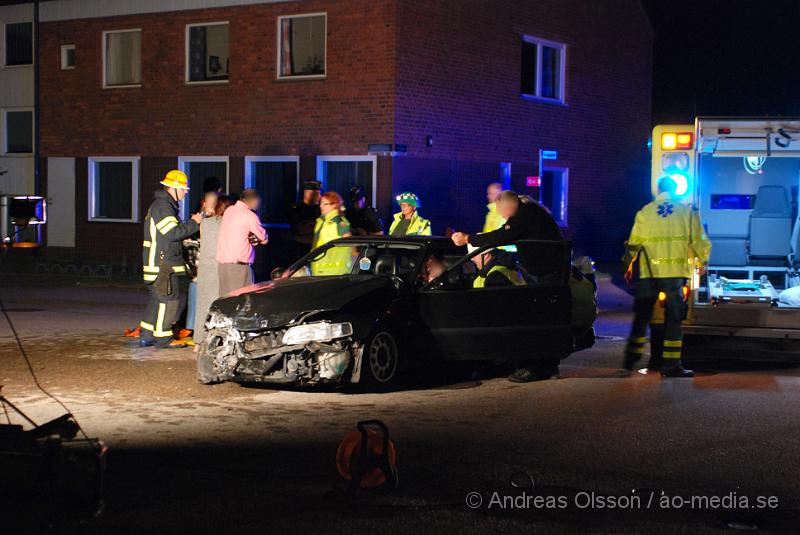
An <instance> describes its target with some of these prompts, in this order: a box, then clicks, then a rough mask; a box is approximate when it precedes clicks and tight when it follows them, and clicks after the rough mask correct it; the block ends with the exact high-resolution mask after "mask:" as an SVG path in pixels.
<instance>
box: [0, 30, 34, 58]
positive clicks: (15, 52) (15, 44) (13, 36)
mask: <svg viewBox="0 0 800 535" xmlns="http://www.w3.org/2000/svg"><path fill="white" fill-rule="evenodd" d="M32 64H33V23H31V22H17V23H14V24H6V65H7V66H13V65H32Z"/></svg>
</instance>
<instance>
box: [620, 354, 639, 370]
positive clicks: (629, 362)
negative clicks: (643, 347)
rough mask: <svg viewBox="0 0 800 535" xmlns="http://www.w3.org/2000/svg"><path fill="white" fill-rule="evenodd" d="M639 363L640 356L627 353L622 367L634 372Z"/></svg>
mask: <svg viewBox="0 0 800 535" xmlns="http://www.w3.org/2000/svg"><path fill="white" fill-rule="evenodd" d="M637 362H639V355H638V354H636V353H625V359H624V360H623V361H622V367H623V368H625V369H626V370H628V371H633V369H634V368H635V367H636V363H637Z"/></svg>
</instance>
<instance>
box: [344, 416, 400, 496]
mask: <svg viewBox="0 0 800 535" xmlns="http://www.w3.org/2000/svg"><path fill="white" fill-rule="evenodd" d="M366 432H367V455H368V456H369V457H371V458H378V457H381V456H382V454H383V436H382V435H381V433H379V432H378V431H375V430H373V429H367V430H366ZM361 441H362V434H361V432H360V431H351V432H349V433H348V434H347V435H345V437H344V440H342V443H341V444H339V449H338V450H337V451H336V468H337V469H338V470H339V474H340V475H341V476H342V477H343V478H345V479H346V480H348V481H350V480H352V479H353V471H354V470H355V469H356V467H357V465H358V463H359V462H361ZM387 449H388V451H387V458H388V460H389V465H390V466H391V467H392V468H393V467H394V466H395V463H396V462H397V449H396V448H395V446H394V442H392V441H391V440H390V441H389V442H388V448H387ZM385 482H386V474H384V472H383V470H381V469H380V468H379V467H377V466H376V467H372V468H371V469H369V470H368V471H366V472H365V473H364V475H363V476H362V478H361V483H360V485H359V486H360V487H361V488H365V489H370V488H375V487H378V486H380V485H383V484H384V483H385Z"/></svg>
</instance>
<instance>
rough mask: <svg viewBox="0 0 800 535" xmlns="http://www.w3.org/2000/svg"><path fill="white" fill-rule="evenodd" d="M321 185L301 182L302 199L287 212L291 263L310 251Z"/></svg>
mask: <svg viewBox="0 0 800 535" xmlns="http://www.w3.org/2000/svg"><path fill="white" fill-rule="evenodd" d="M320 189H322V184H320V183H319V182H318V181H316V180H308V181H306V182H303V198H302V199H301V200H300V201H298V202H296V203H294V204H293V205H292V208H291V210H290V211H289V229H290V232H291V238H292V243H291V244H290V246H289V254H290V256H291V259H290V260H291V262H292V263H294V262H295V261H297V260H299V259H300V258H302V257H303V255H305V254H306V253H308V252H309V251H310V250H311V242H312V241H314V224H315V223H316V221H317V218H318V217H319V216H320V211H319V199H320V195H321V192H320Z"/></svg>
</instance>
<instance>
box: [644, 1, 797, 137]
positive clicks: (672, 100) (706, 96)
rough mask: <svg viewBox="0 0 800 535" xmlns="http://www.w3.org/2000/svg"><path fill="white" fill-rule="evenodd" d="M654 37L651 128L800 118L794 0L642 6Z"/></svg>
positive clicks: (667, 3) (658, 3) (678, 3)
mask: <svg viewBox="0 0 800 535" xmlns="http://www.w3.org/2000/svg"><path fill="white" fill-rule="evenodd" d="M643 3H644V5H645V8H646V9H647V11H648V13H649V15H650V18H651V21H652V23H653V28H654V30H655V33H656V41H655V51H654V64H653V124H659V123H667V122H691V121H692V119H693V118H694V116H696V115H755V116H760V115H798V116H800V0H643Z"/></svg>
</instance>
